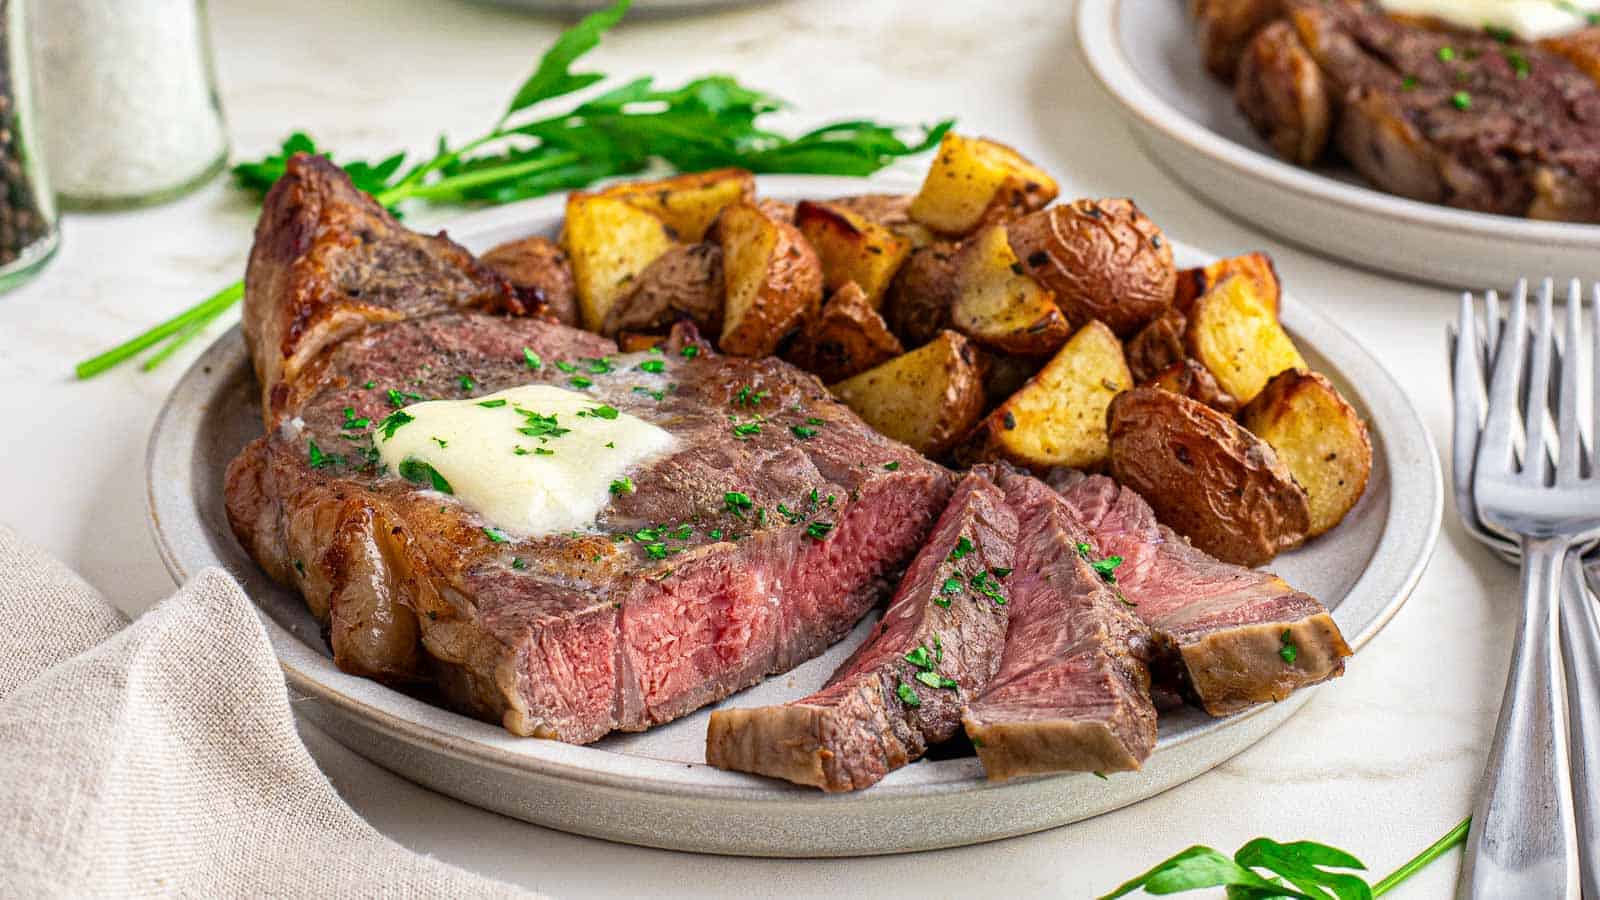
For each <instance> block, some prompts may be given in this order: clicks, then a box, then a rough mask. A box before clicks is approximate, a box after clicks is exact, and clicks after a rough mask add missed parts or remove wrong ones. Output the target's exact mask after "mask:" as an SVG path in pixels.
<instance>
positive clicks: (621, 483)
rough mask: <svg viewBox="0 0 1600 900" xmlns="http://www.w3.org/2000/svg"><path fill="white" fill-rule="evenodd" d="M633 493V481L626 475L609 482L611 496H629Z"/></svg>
mask: <svg viewBox="0 0 1600 900" xmlns="http://www.w3.org/2000/svg"><path fill="white" fill-rule="evenodd" d="M633 491H634V486H633V479H632V478H629V477H628V476H626V475H624V476H622V477H621V478H618V479H617V480H616V481H613V482H611V493H613V494H631V493H633Z"/></svg>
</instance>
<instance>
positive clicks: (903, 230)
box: [828, 194, 939, 249]
mask: <svg viewBox="0 0 1600 900" xmlns="http://www.w3.org/2000/svg"><path fill="white" fill-rule="evenodd" d="M912 199H913V198H912V195H911V194H851V195H848V196H844V197H835V198H834V199H832V200H829V201H828V202H829V203H831V204H833V205H834V206H837V207H840V208H842V209H845V210H848V211H850V212H853V213H855V214H856V215H858V216H860V217H861V218H863V219H866V220H867V221H868V222H874V223H876V224H879V225H882V226H883V227H885V228H887V229H889V230H890V231H892V232H894V233H895V234H897V235H899V236H900V237H902V238H904V239H905V240H906V241H907V242H909V243H910V244H911V247H912V248H913V249H915V248H917V247H926V246H928V245H929V244H931V243H933V242H934V241H936V240H938V239H939V238H938V235H936V234H934V233H933V231H932V230H931V229H929V228H928V226H926V225H923V224H922V223H921V222H918V221H916V220H914V219H912V218H911V201H912Z"/></svg>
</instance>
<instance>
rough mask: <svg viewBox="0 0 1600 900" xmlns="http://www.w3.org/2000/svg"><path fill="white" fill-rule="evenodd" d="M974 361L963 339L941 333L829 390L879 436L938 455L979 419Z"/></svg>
mask: <svg viewBox="0 0 1600 900" xmlns="http://www.w3.org/2000/svg"><path fill="white" fill-rule="evenodd" d="M977 357H978V352H977V348H975V347H973V346H972V344H971V342H969V341H968V340H967V339H966V338H964V337H962V336H961V335H959V334H956V333H955V332H953V331H944V332H940V333H939V336H938V337H936V338H934V339H933V340H932V341H929V342H928V343H926V344H924V345H922V346H921V347H919V348H917V349H916V350H912V351H911V352H910V353H903V354H901V355H900V356H897V357H895V358H894V359H891V360H889V361H888V362H886V363H884V364H882V365H880V366H877V367H875V368H872V369H868V370H867V371H865V372H862V373H861V374H860V375H857V376H855V377H854V378H849V379H846V380H845V381H841V382H839V383H838V384H835V385H833V386H832V387H830V388H829V390H830V391H832V392H833V395H834V396H835V397H838V398H839V399H840V400H842V401H844V403H845V405H847V406H849V407H850V408H851V409H853V410H855V411H856V415H859V416H860V417H861V418H862V419H863V420H865V421H866V423H867V424H868V425H871V426H872V427H873V428H875V429H877V430H878V431H879V432H880V433H882V434H885V435H888V436H889V437H891V438H894V439H895V440H897V441H901V442H903V443H906V444H909V445H911V446H912V447H913V448H915V449H916V450H918V451H920V452H921V453H923V454H925V455H927V456H938V455H940V454H942V453H944V452H945V451H946V450H948V449H950V447H951V446H953V445H954V444H955V442H956V441H957V440H959V439H960V438H961V436H962V435H963V434H966V432H967V430H968V429H969V428H971V427H972V423H973V422H976V421H977V420H978V417H979V416H981V415H983V380H982V373H981V372H980V371H979V368H978V358H977Z"/></svg>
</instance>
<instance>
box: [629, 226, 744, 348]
mask: <svg viewBox="0 0 1600 900" xmlns="http://www.w3.org/2000/svg"><path fill="white" fill-rule="evenodd" d="M724 290H726V288H725V287H724V285H723V280H722V248H721V247H719V246H717V245H716V244H710V243H705V242H701V243H698V244H684V245H680V246H677V247H673V248H672V249H670V250H668V251H667V252H666V253H663V254H661V255H660V256H658V257H656V259H655V261H654V262H652V263H650V265H648V266H646V267H645V269H644V271H643V272H640V273H639V277H638V278H636V279H634V282H633V285H632V287H631V289H630V290H629V291H628V292H627V293H626V294H625V295H624V296H622V297H621V298H620V299H618V300H617V302H615V303H613V304H611V308H610V309H609V310H607V311H606V318H605V321H604V322H602V323H601V324H600V333H601V334H603V335H606V336H607V337H613V336H615V335H616V334H618V333H619V332H623V331H635V332H653V331H665V330H667V328H669V327H670V326H671V325H672V323H674V322H677V321H679V320H681V319H689V320H690V321H692V322H694V324H695V326H696V327H697V328H699V329H700V331H701V332H702V333H704V334H716V333H717V332H719V331H721V330H722V305H723V292H724Z"/></svg>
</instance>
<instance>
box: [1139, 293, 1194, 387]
mask: <svg viewBox="0 0 1600 900" xmlns="http://www.w3.org/2000/svg"><path fill="white" fill-rule="evenodd" d="M1188 327H1189V320H1188V318H1187V317H1185V316H1184V314H1183V313H1182V312H1180V311H1179V310H1178V308H1177V307H1176V306H1170V307H1168V308H1167V311H1166V312H1164V313H1162V314H1161V315H1159V316H1156V317H1155V318H1154V319H1152V320H1151V321H1150V324H1148V325H1146V326H1144V327H1143V328H1141V329H1139V333H1138V334H1135V335H1134V336H1133V337H1131V338H1129V339H1128V343H1127V346H1126V347H1124V348H1123V349H1124V350H1125V351H1126V353H1127V356H1128V371H1129V372H1132V373H1133V381H1134V383H1135V384H1144V383H1145V382H1147V381H1150V380H1152V379H1154V378H1156V377H1157V376H1159V375H1160V374H1161V373H1162V372H1165V371H1166V370H1168V369H1170V368H1172V367H1173V366H1175V365H1177V364H1178V363H1181V362H1183V360H1184V352H1185V351H1184V349H1183V333H1184V331H1186V330H1187V329H1188Z"/></svg>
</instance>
